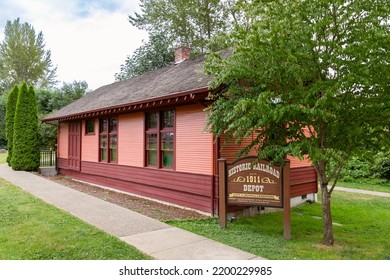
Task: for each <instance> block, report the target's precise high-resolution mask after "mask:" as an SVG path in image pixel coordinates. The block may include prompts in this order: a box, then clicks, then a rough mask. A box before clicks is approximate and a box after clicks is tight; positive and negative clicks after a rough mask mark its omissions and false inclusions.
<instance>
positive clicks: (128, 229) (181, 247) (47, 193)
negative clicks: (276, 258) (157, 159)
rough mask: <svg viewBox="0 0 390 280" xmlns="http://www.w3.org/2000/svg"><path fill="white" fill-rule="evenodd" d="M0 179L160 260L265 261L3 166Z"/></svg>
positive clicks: (0, 166) (0, 168)
mask: <svg viewBox="0 0 390 280" xmlns="http://www.w3.org/2000/svg"><path fill="white" fill-rule="evenodd" d="M0 177H1V178H4V179H5V180H7V181H9V182H11V183H12V184H14V185H16V186H19V187H20V188H22V189H24V190H26V191H27V192H29V193H31V194H32V195H34V196H36V197H38V198H40V199H42V200H44V201H46V202H47V203H49V204H52V205H54V206H56V207H58V208H60V209H62V210H64V211H66V212H69V213H70V214H72V215H74V216H76V217H78V218H80V219H81V220H83V221H85V222H87V223H89V224H91V225H93V226H95V227H97V228H99V229H101V230H103V231H105V232H107V233H109V234H111V235H114V236H116V237H118V238H120V239H121V240H123V241H125V242H126V243H128V244H130V245H133V246H135V247H136V248H138V249H139V250H141V251H142V252H144V253H146V254H148V255H150V256H152V257H153V258H155V259H158V260H261V259H263V258H261V257H258V256H256V255H253V254H250V253H247V252H244V251H241V250H238V249H235V248H232V247H229V246H227V245H224V244H221V243H219V242H216V241H213V240H210V239H207V238H205V237H202V236H199V235H196V234H193V233H191V232H188V231H185V230H181V229H178V228H175V227H171V226H169V225H167V224H165V223H162V222H159V221H156V220H154V219H151V218H149V217H146V216H144V215H141V214H139V213H136V212H134V211H131V210H129V209H126V208H123V207H120V206H118V205H116V204H112V203H109V202H106V201H103V200H101V199H98V198H95V197H93V196H90V195H87V194H85V193H82V192H79V191H76V190H73V189H71V188H67V187H65V186H63V185H60V184H57V183H55V182H52V181H50V180H47V179H45V178H42V177H39V176H36V175H34V174H31V173H28V172H24V171H13V170H12V169H11V168H9V167H8V166H7V165H4V164H3V165H0Z"/></svg>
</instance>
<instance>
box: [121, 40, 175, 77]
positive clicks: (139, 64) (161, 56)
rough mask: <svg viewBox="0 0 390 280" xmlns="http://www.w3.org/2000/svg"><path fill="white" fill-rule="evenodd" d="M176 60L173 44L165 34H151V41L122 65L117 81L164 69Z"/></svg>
mask: <svg viewBox="0 0 390 280" xmlns="http://www.w3.org/2000/svg"><path fill="white" fill-rule="evenodd" d="M174 60H175V57H174V50H173V48H172V44H171V42H170V41H169V40H167V38H166V37H165V36H164V34H151V35H150V36H149V41H148V42H146V43H144V44H143V45H142V46H141V47H139V48H138V49H136V50H135V52H134V54H133V55H132V56H128V57H127V59H126V61H125V64H123V65H121V69H120V73H116V74H115V80H116V81H121V80H125V79H128V78H131V77H134V76H138V75H142V74H144V73H146V72H149V71H152V70H155V69H158V68H162V67H164V66H166V65H169V64H171V63H172V62H173V61H174Z"/></svg>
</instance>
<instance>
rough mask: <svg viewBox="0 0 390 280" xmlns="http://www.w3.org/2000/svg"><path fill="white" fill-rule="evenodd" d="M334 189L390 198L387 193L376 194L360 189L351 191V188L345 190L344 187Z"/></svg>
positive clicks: (389, 194)
mask: <svg viewBox="0 0 390 280" xmlns="http://www.w3.org/2000/svg"><path fill="white" fill-rule="evenodd" d="M334 189H335V190H336V191H343V192H351V193H361V194H369V195H375V196H382V197H390V193H385V192H376V191H367V190H359V189H350V188H343V187H335V188H334Z"/></svg>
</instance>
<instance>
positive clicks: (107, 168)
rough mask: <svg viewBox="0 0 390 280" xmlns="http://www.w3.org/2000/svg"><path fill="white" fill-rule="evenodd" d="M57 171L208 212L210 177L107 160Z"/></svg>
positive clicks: (210, 190) (211, 179)
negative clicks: (74, 168) (106, 161)
mask: <svg viewBox="0 0 390 280" xmlns="http://www.w3.org/2000/svg"><path fill="white" fill-rule="evenodd" d="M60 173H61V174H64V175H69V176H72V177H74V178H77V179H80V180H84V181H88V182H91V183H95V184H100V185H103V186H107V187H111V188H115V189H119V190H122V191H126V192H130V193H134V194H138V195H142V196H147V197H151V198H155V199H159V200H162V201H166V202H170V203H174V204H177V205H181V206H185V207H191V208H194V209H198V210H201V211H204V212H208V213H211V211H212V184H213V176H210V175H202V174H191V173H184V172H176V171H171V170H160V169H150V168H140V167H131V166H122V165H114V164H107V163H94V162H82V163H81V172H73V171H70V170H67V169H66V168H60Z"/></svg>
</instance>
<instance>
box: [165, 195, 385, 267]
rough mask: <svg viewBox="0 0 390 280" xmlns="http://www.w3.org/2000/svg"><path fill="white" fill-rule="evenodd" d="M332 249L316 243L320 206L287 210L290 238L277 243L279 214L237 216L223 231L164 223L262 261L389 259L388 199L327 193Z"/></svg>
mask: <svg viewBox="0 0 390 280" xmlns="http://www.w3.org/2000/svg"><path fill="white" fill-rule="evenodd" d="M332 203H333V204H332V215H333V222H334V223H337V224H335V225H334V235H335V245H334V246H333V247H326V246H324V245H322V243H321V241H322V220H321V218H320V217H321V205H320V204H319V203H315V204H305V205H302V206H300V207H295V208H293V209H292V213H291V221H292V222H291V233H292V239H291V240H290V241H286V240H284V239H283V215H282V213H281V212H277V213H270V214H264V215H258V216H255V217H252V218H239V219H237V221H235V222H233V223H228V228H227V229H222V228H220V227H219V225H218V220H216V219H207V220H187V221H168V223H169V224H171V225H173V226H176V227H180V228H183V229H187V230H189V231H192V232H194V233H197V234H200V235H203V236H206V237H208V238H211V239H214V240H217V241H220V242H222V243H225V244H227V245H230V246H233V247H236V248H239V249H242V250H245V251H248V252H250V253H253V254H255V255H259V256H262V257H265V258H268V259H313V260H315V259H324V260H330V259H335V260H339V259H341V260H351V259H352V260H354V259H387V260H388V259H390V198H378V197H374V196H369V195H360V194H351V193H345V192H337V191H335V192H334V194H333V195H332Z"/></svg>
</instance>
